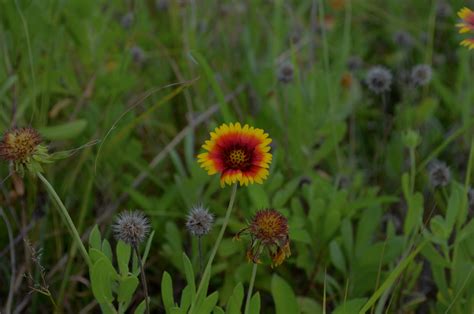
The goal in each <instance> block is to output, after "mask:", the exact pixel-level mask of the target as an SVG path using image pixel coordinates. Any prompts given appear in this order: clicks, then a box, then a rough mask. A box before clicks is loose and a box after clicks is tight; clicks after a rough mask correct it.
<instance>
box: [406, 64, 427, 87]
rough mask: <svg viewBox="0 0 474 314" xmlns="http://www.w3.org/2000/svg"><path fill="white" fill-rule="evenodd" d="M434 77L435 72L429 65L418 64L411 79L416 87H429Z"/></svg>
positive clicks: (412, 71)
mask: <svg viewBox="0 0 474 314" xmlns="http://www.w3.org/2000/svg"><path fill="white" fill-rule="evenodd" d="M432 76H433V70H432V69H431V66H429V65H428V64H418V65H416V66H415V67H414V68H413V69H412V70H411V74H410V79H411V82H412V83H413V85H415V86H425V85H427V84H428V83H429V82H430V81H431V78H432Z"/></svg>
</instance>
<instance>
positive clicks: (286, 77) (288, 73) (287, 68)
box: [278, 63, 295, 84]
mask: <svg viewBox="0 0 474 314" xmlns="http://www.w3.org/2000/svg"><path fill="white" fill-rule="evenodd" d="M294 72H295V71H294V69H293V65H292V64H291V63H284V64H282V65H281V66H280V68H279V69H278V80H279V81H280V82H282V83H285V84H288V83H291V82H292V81H293V76H294Z"/></svg>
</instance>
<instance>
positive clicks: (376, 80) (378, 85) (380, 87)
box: [365, 65, 392, 94]
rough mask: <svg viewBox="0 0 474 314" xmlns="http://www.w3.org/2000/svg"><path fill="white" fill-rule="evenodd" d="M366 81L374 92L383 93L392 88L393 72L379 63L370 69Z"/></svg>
mask: <svg viewBox="0 0 474 314" xmlns="http://www.w3.org/2000/svg"><path fill="white" fill-rule="evenodd" d="M365 81H366V83H367V86H368V87H369V89H370V90H371V91H372V92H374V93H376V94H381V93H383V92H386V91H389V90H390V85H392V73H390V71H389V70H388V69H387V68H385V67H383V66H379V65H377V66H374V67H372V68H370V69H369V71H368V72H367V76H366V78H365Z"/></svg>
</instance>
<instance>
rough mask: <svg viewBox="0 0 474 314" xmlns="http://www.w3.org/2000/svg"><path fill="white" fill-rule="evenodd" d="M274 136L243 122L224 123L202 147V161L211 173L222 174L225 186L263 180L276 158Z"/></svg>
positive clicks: (222, 183)
mask: <svg viewBox="0 0 474 314" xmlns="http://www.w3.org/2000/svg"><path fill="white" fill-rule="evenodd" d="M271 141H272V140H271V139H270V138H269V137H268V134H267V133H265V132H264V131H263V130H262V129H257V128H254V127H251V126H249V125H247V124H246V125H244V126H243V127H242V126H241V125H240V123H238V122H237V123H230V124H228V125H227V124H222V125H221V126H220V127H217V128H216V129H215V130H214V132H211V138H210V139H209V140H207V141H206V142H205V144H204V145H203V146H202V147H203V148H204V149H205V150H206V151H207V152H205V153H202V154H199V155H198V162H199V163H200V165H201V167H202V168H204V169H205V170H206V171H207V172H208V174H209V175H213V174H216V173H219V174H220V177H221V178H220V181H221V186H224V185H225V184H229V185H232V184H234V183H236V182H239V183H240V185H248V184H249V183H255V182H256V183H263V180H264V179H266V178H267V176H268V173H269V171H268V168H269V167H270V163H271V161H272V154H271V153H270V146H269V144H270V143H271Z"/></svg>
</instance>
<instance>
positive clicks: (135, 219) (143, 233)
mask: <svg viewBox="0 0 474 314" xmlns="http://www.w3.org/2000/svg"><path fill="white" fill-rule="evenodd" d="M112 230H113V232H114V236H115V238H116V239H117V240H122V241H123V242H125V243H127V244H129V245H131V246H136V245H139V244H140V243H142V242H143V241H145V239H146V237H147V236H148V233H149V232H150V221H149V220H148V218H147V217H146V216H145V214H144V213H143V212H141V211H125V212H122V213H120V214H119V215H118V216H117V218H116V219H115V223H114V224H113V226H112Z"/></svg>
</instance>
